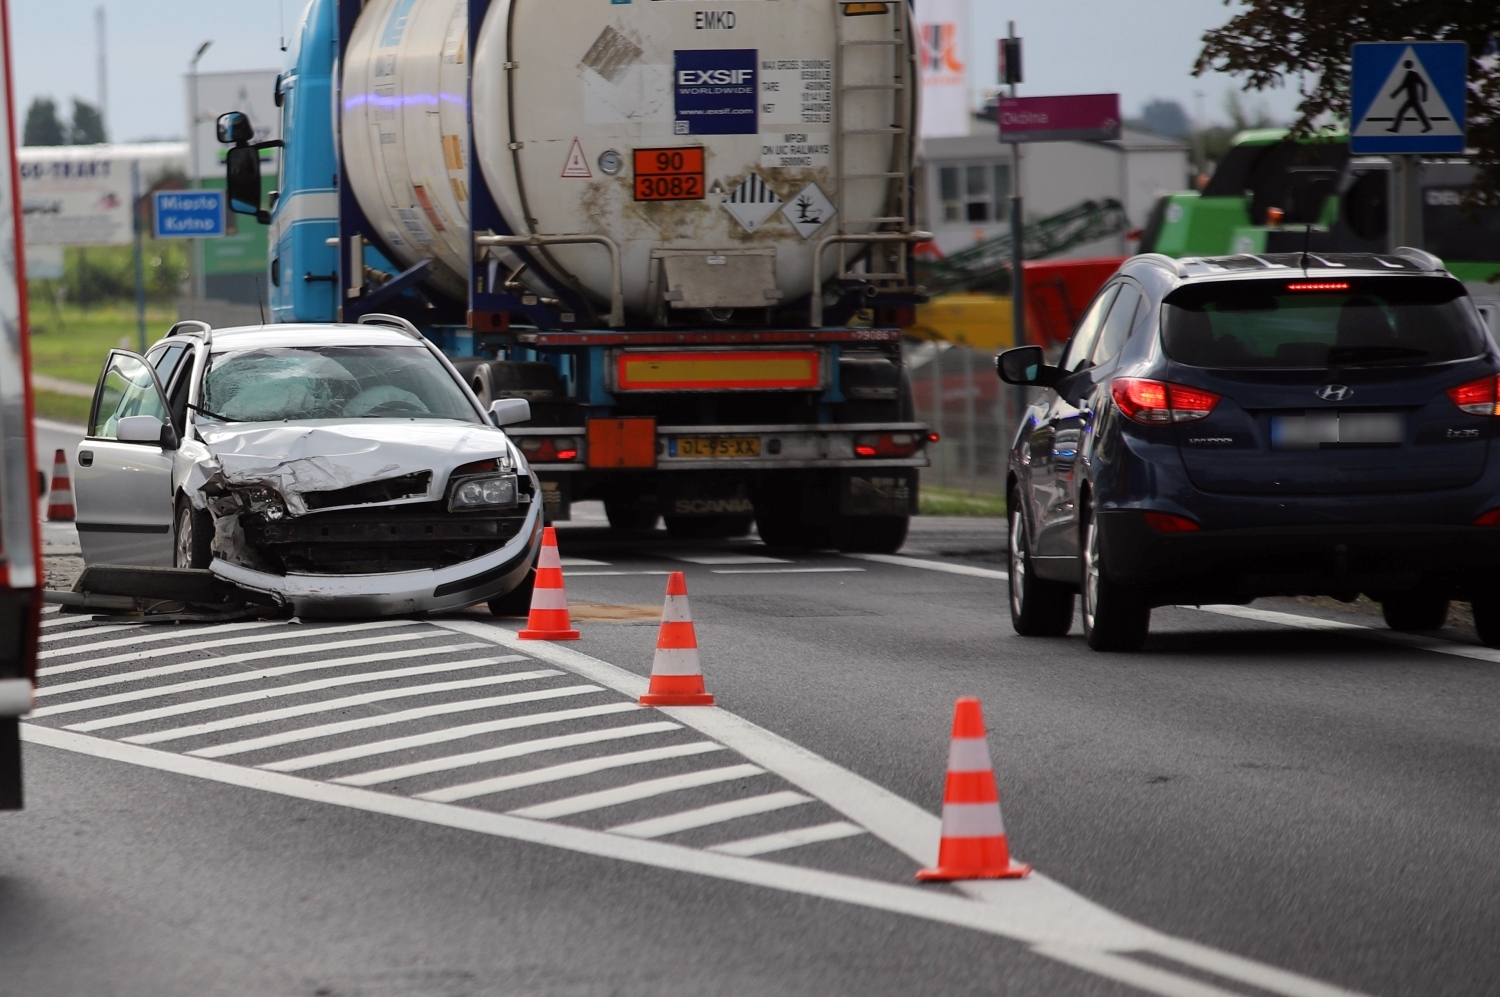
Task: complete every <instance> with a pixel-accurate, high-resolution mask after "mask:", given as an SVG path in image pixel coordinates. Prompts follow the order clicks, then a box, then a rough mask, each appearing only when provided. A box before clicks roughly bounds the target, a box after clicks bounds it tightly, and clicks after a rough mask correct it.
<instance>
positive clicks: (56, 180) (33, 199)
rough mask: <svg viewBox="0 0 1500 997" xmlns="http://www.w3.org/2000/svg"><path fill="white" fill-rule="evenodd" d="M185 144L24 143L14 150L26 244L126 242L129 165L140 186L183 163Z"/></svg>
mask: <svg viewBox="0 0 1500 997" xmlns="http://www.w3.org/2000/svg"><path fill="white" fill-rule="evenodd" d="M187 151H188V150H187V145H186V144H185V143H182V142H151V143H145V144H141V145H65V146H29V147H27V148H23V149H19V150H17V158H18V159H19V160H20V168H21V210H22V212H23V216H24V218H25V228H26V244H27V245H28V246H118V245H123V244H125V243H128V242H130V241H131V238H132V229H131V222H130V196H131V168H132V165H133V164H136V163H139V164H140V182H141V189H142V190H145V189H146V188H147V187H149V186H150V185H151V184H152V183H154V182H155V181H156V180H158V179H159V178H160V177H161V176H162V175H163V174H166V173H174V172H175V173H182V172H183V171H184V170H185V169H186V168H187V158H188V157H187Z"/></svg>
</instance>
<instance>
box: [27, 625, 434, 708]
mask: <svg viewBox="0 0 1500 997" xmlns="http://www.w3.org/2000/svg"><path fill="white" fill-rule="evenodd" d="M429 636H431V635H430V634H387V635H386V636H384V637H354V638H352V639H350V640H333V641H328V642H327V643H324V644H304V645H301V646H299V647H295V648H290V647H273V648H268V649H265V650H260V651H245V652H242V653H240V654H228V655H224V656H223V657H219V658H201V659H199V660H197V661H179V662H177V663H176V664H171V665H158V666H156V667H155V668H140V669H132V670H130V671H128V672H115V673H113V674H110V675H97V676H95V677H94V678H91V679H79V680H78V681H76V682H64V683H62V684H60V685H51V684H47V685H43V686H42V687H41V688H39V689H38V690H37V695H38V696H60V695H62V694H63V693H67V692H77V691H78V690H80V689H98V688H100V687H102V686H106V685H121V684H123V683H126V682H141V681H144V680H146V679H154V678H161V677H162V676H164V675H181V674H183V673H184V672H202V671H208V670H209V669H210V668H220V667H223V666H224V665H238V664H243V663H244V662H246V661H258V660H260V659H262V658H287V657H291V656H292V655H294V654H320V653H322V652H324V651H343V650H347V649H348V648H351V647H370V646H372V645H378V644H395V643H406V642H408V641H413V640H424V639H426V638H427V637H429ZM447 646H451V645H445V644H438V645H433V647H432V650H433V651H441V650H442V649H443V648H444V647H447ZM184 650H191V648H184ZM423 650H424V651H425V650H427V649H426V648H424V649H423ZM412 653H413V652H412V651H409V650H408V651H401V652H398V653H397V654H396V655H394V657H409V656H410V655H411V654H412ZM319 666H320V665H319V662H316V661H305V662H299V663H298V664H295V665H287V666H285V667H286V668H287V669H288V670H290V671H308V670H315V669H317V668H318V667H319ZM256 674H257V675H260V674H266V673H263V672H257V673H256ZM210 681H215V682H217V681H220V680H219V679H212V680H210ZM223 681H228V682H244V681H247V680H246V679H244V678H236V677H233V676H231V677H229V678H228V679H225V680H223ZM168 688H171V687H170V686H169V687H168Z"/></svg>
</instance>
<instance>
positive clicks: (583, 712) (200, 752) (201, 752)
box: [188, 670, 641, 772]
mask: <svg viewBox="0 0 1500 997" xmlns="http://www.w3.org/2000/svg"><path fill="white" fill-rule="evenodd" d="M549 673H550V674H552V675H560V674H562V673H561V672H555V671H550V670H549ZM603 691H604V688H603V686H597V685H569V686H562V687H560V688H556V689H539V690H537V691H535V692H518V693H513V694H511V695H509V696H488V697H485V698H484V699H463V700H459V701H458V702H456V703H438V704H437V705H436V706H420V707H417V708H416V709H412V710H402V711H401V712H399V713H380V714H377V715H375V716H373V717H360V718H359V719H357V720H341V721H339V722H337V723H331V724H319V725H317V726H316V727H298V728H297V729H296V730H284V731H278V732H277V733H275V734H266V735H264V736H263V737H252V738H249V739H247V740H244V741H231V742H229V743H228V744H214V745H210V746H209V747H206V748H199V749H197V750H196V751H189V752H188V754H190V755H197V756H198V757H199V758H224V757H226V756H228V755H242V754H244V753H245V752H247V751H260V750H262V749H264V748H275V747H279V746H281V745H284V744H295V743H297V742H299V741H311V740H314V739H316V738H320V737H332V736H333V735H335V734H347V733H349V732H350V731H356V730H368V729H370V728H371V727H387V726H390V725H392V724H402V723H410V722H411V721H413V720H425V719H427V718H428V717H440V716H446V715H449V714H453V713H468V712H473V711H474V710H488V709H493V708H495V707H497V706H512V705H514V704H516V703H533V702H536V701H538V700H543V699H562V698H565V697H567V696H582V695H586V694H588V693H591V692H603ZM631 708H635V709H640V708H641V707H639V706H637V705H636V704H634V703H606V704H604V705H602V706H581V707H578V708H577V709H572V710H553V711H551V712H549V713H527V714H525V715H524V716H519V717H511V718H510V720H509V722H511V723H514V724H515V725H516V726H517V727H528V726H534V725H537V724H546V723H554V722H558V721H562V720H571V719H574V718H583V717H593V716H600V715H603V714H606V713H624V712H626V711H627V710H629V709H631ZM497 722H498V721H497ZM280 765H281V763H280V762H277V763H275V765H271V764H267V765H266V766H264V767H266V768H272V769H277V771H288V772H289V771H291V770H290V769H279V768H278V766H280Z"/></svg>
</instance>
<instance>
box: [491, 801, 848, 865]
mask: <svg viewBox="0 0 1500 997" xmlns="http://www.w3.org/2000/svg"><path fill="white" fill-rule="evenodd" d="M512 812H513V813H520V811H519V810H517V811H512ZM868 833H869V832H868V831H866V830H865V829H864V828H862V827H860V826H859V825H858V824H851V823H849V822H848V821H847V820H836V821H833V822H831V823H828V824H818V825H816V826H814V827H799V828H797V829H796V830H792V831H778V832H776V833H775V834H762V835H760V836H758V837H754V838H741V839H740V840H739V841H726V842H724V844H722V845H711V846H709V849H708V850H709V851H711V852H722V853H723V854H725V855H767V854H769V853H771V852H780V851H785V850H786V849H788V848H800V847H801V846H802V845H815V844H817V843H818V842H820V841H837V840H839V839H840V838H852V837H854V836H855V835H857V834H868Z"/></svg>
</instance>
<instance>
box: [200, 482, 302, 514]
mask: <svg viewBox="0 0 1500 997" xmlns="http://www.w3.org/2000/svg"><path fill="white" fill-rule="evenodd" d="M208 507H209V509H210V511H212V512H213V514H214V515H215V516H234V515H238V514H240V513H252V514H253V513H259V514H260V515H262V516H264V517H265V518H266V519H270V520H276V519H284V518H286V502H285V501H283V500H282V498H281V494H280V493H279V492H277V491H276V489H274V488H272V487H270V486H269V485H250V486H248V487H246V488H233V489H230V490H229V491H227V492H223V493H221V494H218V495H212V496H209V499H208Z"/></svg>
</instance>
